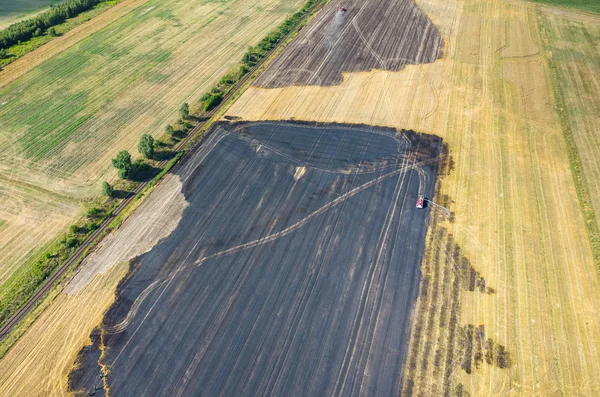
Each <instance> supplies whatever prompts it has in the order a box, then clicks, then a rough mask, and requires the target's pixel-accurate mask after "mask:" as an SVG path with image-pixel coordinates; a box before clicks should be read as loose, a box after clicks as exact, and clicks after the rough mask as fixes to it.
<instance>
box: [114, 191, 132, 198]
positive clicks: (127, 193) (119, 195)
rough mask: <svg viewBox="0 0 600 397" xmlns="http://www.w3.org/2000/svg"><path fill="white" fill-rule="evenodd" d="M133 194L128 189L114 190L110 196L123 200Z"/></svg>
mask: <svg viewBox="0 0 600 397" xmlns="http://www.w3.org/2000/svg"><path fill="white" fill-rule="evenodd" d="M131 194H132V193H131V192H130V191H127V190H113V193H112V195H111V196H110V197H112V198H115V199H119V200H123V199H126V198H127V197H129V196H131Z"/></svg>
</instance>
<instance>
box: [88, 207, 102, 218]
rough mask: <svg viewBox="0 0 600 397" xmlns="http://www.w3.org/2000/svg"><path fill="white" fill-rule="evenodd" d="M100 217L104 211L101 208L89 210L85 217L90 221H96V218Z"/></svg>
mask: <svg viewBox="0 0 600 397" xmlns="http://www.w3.org/2000/svg"><path fill="white" fill-rule="evenodd" d="M100 215H102V210H101V209H100V208H96V207H92V208H90V209H89V210H87V212H86V213H85V216H86V217H87V218H88V219H94V218H98V217H99V216H100Z"/></svg>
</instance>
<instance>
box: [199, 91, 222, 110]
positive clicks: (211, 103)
mask: <svg viewBox="0 0 600 397" xmlns="http://www.w3.org/2000/svg"><path fill="white" fill-rule="evenodd" d="M222 100H223V94H216V95H211V96H210V97H209V98H208V99H207V100H206V102H205V103H204V110H205V111H207V112H210V111H211V110H213V109H214V108H215V107H217V106H218V105H219V104H220V103H221V101H222Z"/></svg>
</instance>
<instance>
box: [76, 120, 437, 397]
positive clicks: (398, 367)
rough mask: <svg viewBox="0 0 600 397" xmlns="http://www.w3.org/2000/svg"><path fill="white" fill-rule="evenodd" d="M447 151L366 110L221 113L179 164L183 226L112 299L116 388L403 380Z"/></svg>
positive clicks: (385, 392)
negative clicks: (306, 115)
mask: <svg viewBox="0 0 600 397" xmlns="http://www.w3.org/2000/svg"><path fill="white" fill-rule="evenodd" d="M441 151H442V143H441V140H440V139H439V138H436V137H433V136H427V135H419V134H416V133H414V132H410V131H402V132H396V131H395V130H391V129H383V128H375V127H367V126H344V125H322V124H320V125H314V124H311V125H309V124H298V123H283V122H273V123H246V124H243V123H236V124H227V123H224V124H219V125H217V126H216V127H214V129H213V132H212V133H211V135H210V137H209V138H208V139H207V140H206V142H205V143H204V144H203V147H202V148H201V150H199V151H198V152H197V153H196V154H194V156H192V157H190V158H189V159H188V160H187V161H186V162H185V164H184V165H183V166H182V167H180V168H179V170H178V171H177V173H178V175H179V177H180V178H181V180H182V181H183V182H184V184H183V186H184V194H185V196H186V199H187V201H188V202H189V206H188V207H187V208H186V210H185V212H184V214H183V218H182V219H181V221H180V223H179V226H178V228H177V229H176V230H175V231H174V232H173V233H172V234H171V235H170V236H169V237H168V238H166V239H164V240H162V241H161V242H160V243H159V244H158V245H156V246H155V247H154V248H153V249H152V250H151V251H150V252H148V253H147V254H144V255H142V256H140V257H138V258H137V259H136V260H135V261H134V262H133V263H132V265H131V271H130V274H129V275H128V277H127V278H126V279H125V280H124V281H123V282H122V283H121V285H120V287H119V291H118V300H117V302H116V303H115V305H114V306H113V307H112V308H111V309H110V310H109V311H108V312H107V313H106V316H105V319H104V323H103V325H102V329H103V331H104V332H103V340H102V342H103V343H102V345H103V347H104V352H103V355H102V358H101V359H100V363H101V365H103V366H104V368H105V371H106V372H107V374H108V376H107V377H106V385H107V387H108V391H109V394H110V395H111V396H177V395H194V396H199V395H205V396H217V395H222V396H250V395H256V396H264V395H272V396H292V395H298V396H328V395H334V394H336V395H345V396H346V395H359V394H363V395H369V396H390V395H398V394H399V393H400V388H401V379H402V366H403V363H404V360H405V356H406V352H407V350H408V346H407V345H408V339H409V333H410V322H411V314H412V308H413V304H414V300H415V297H416V293H417V289H418V285H419V284H418V283H419V265H420V263H421V260H422V256H423V251H424V242H425V234H426V226H427V218H428V214H429V211H431V209H430V208H425V209H417V208H415V202H416V199H417V195H418V193H419V191H420V192H421V193H423V194H424V195H425V197H431V196H432V195H433V188H434V185H435V179H436V176H437V172H438V167H439V158H440V153H441ZM90 354H92V353H90ZM89 367H90V368H94V366H93V365H90V366H89ZM88 375H89V374H88ZM78 376H81V377H82V378H84V379H87V378H90V377H89V376H88V377H87V378H86V374H78ZM74 383H77V382H74Z"/></svg>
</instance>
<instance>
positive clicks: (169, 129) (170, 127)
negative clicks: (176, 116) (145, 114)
mask: <svg viewBox="0 0 600 397" xmlns="http://www.w3.org/2000/svg"><path fill="white" fill-rule="evenodd" d="M165 132H166V133H167V134H168V135H173V132H175V130H174V129H173V126H172V125H171V124H169V125H168V126H166V127H165Z"/></svg>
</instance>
